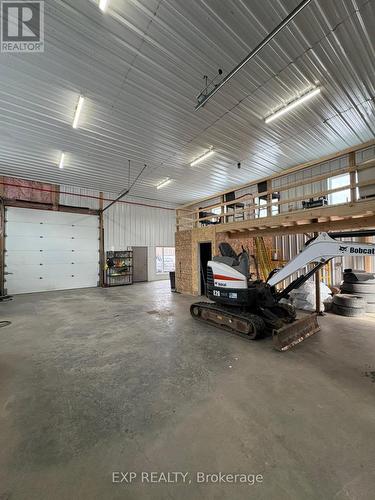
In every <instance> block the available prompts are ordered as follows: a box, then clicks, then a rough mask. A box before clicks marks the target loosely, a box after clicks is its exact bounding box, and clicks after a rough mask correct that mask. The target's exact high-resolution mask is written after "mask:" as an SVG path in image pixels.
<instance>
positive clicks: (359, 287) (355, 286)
mask: <svg viewBox="0 0 375 500" xmlns="http://www.w3.org/2000/svg"><path fill="white" fill-rule="evenodd" d="M341 290H342V291H343V292H344V293H349V294H350V293H361V292H362V293H375V284H372V283H343V284H342V285H341Z"/></svg>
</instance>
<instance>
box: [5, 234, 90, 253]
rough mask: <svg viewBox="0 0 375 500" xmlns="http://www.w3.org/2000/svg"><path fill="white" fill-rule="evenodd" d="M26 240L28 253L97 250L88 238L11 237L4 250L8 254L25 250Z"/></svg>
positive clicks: (7, 239) (7, 240) (8, 238)
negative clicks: (21, 249)
mask: <svg viewBox="0 0 375 500" xmlns="http://www.w3.org/2000/svg"><path fill="white" fill-rule="evenodd" d="M26 239H27V248H28V250H30V251H42V252H47V251H50V252H60V251H63V252H68V251H70V252H78V251H84V252H88V251H90V250H92V249H94V250H96V251H97V250H98V242H96V241H93V240H90V239H89V238H77V239H75V238H74V239H72V238H70V239H68V238H40V237H36V238H35V237H29V236H13V237H10V236H9V237H8V236H7V238H6V240H5V241H6V249H7V252H8V253H11V252H13V251H16V250H19V249H20V248H25V247H24V243H25V240H26Z"/></svg>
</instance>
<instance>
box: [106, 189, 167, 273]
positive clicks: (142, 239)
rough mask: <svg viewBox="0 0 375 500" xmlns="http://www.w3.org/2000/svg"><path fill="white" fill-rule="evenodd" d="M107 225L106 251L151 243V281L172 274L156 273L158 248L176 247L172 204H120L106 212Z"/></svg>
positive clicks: (130, 200) (149, 265) (132, 200)
mask: <svg viewBox="0 0 375 500" xmlns="http://www.w3.org/2000/svg"><path fill="white" fill-rule="evenodd" d="M106 197H108V195H106ZM112 197H113V196H112ZM127 201H129V202H130V203H133V202H134V199H131V198H127ZM160 205H162V206H164V207H165V205H166V204H165V203H163V204H160ZM104 228H105V236H104V245H105V249H106V250H123V249H126V248H127V247H132V246H147V247H148V248H149V252H148V278H149V281H152V280H156V279H163V278H167V277H168V276H167V275H160V274H156V262H155V247H157V246H170V247H174V246H175V231H176V217H175V211H174V210H173V209H172V206H171V208H170V209H166V208H164V209H163V208H158V203H154V207H151V206H140V205H135V204H134V205H131V204H128V203H116V204H115V205H113V206H112V207H111V208H109V209H108V210H107V211H106V212H104Z"/></svg>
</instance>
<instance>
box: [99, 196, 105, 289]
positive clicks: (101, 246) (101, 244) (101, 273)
mask: <svg viewBox="0 0 375 500" xmlns="http://www.w3.org/2000/svg"><path fill="white" fill-rule="evenodd" d="M103 207H104V202H103V193H102V192H100V193H99V286H100V287H104V285H105V279H104V273H105V252H104V214H103Z"/></svg>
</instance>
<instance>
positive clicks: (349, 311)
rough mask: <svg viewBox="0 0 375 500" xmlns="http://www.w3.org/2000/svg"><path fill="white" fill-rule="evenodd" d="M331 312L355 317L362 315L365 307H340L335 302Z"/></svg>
mask: <svg viewBox="0 0 375 500" xmlns="http://www.w3.org/2000/svg"><path fill="white" fill-rule="evenodd" d="M332 312H333V313H335V314H338V315H340V316H348V317H355V316H363V315H364V314H365V309H364V308H363V309H356V308H353V307H342V306H338V305H337V304H333V305H332Z"/></svg>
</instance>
